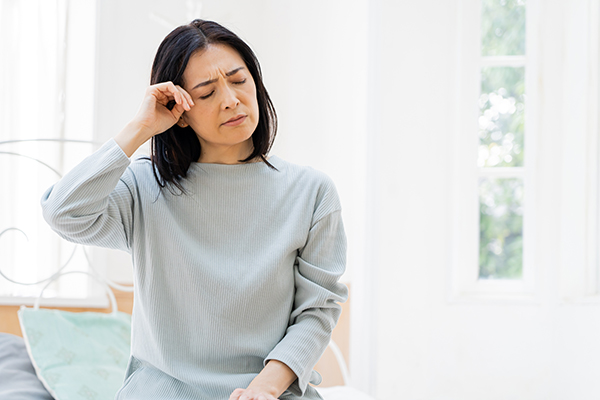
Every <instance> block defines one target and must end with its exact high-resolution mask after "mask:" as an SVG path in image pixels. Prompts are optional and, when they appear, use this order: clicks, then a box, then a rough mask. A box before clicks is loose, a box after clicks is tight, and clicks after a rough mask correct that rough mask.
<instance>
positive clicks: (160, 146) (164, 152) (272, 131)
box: [150, 19, 277, 193]
mask: <svg viewBox="0 0 600 400" xmlns="http://www.w3.org/2000/svg"><path fill="white" fill-rule="evenodd" d="M211 44H223V45H227V46H230V47H231V48H233V49H234V50H236V51H237V52H238V53H239V55H240V56H241V57H242V59H243V60H244V62H245V63H246V67H247V68H248V71H249V72H250V74H252V78H253V79H254V83H255V84H256V97H257V100H258V110H259V119H258V125H257V127H256V130H255V131H254V133H253V134H252V143H253V144H254V150H253V152H252V154H250V155H249V156H248V158H246V159H244V160H240V162H248V161H250V160H252V159H254V158H256V157H259V158H260V159H261V160H262V161H263V162H264V163H266V164H267V165H268V166H269V167H271V168H274V167H273V166H272V165H271V164H270V163H269V162H268V161H267V159H266V156H267V154H268V153H269V150H271V146H272V145H273V141H274V140H275V135H276V134H277V114H276V113H275V108H274V107H273V103H272V102H271V98H270V97H269V94H268V93H267V89H266V88H265V86H264V84H263V80H262V73H261V70H260V64H259V63H258V59H257V58H256V55H255V54H254V52H253V51H252V49H250V47H249V46H248V45H247V44H246V43H245V42H244V41H243V40H242V39H240V38H239V37H238V36H237V35H236V34H235V33H233V32H231V31H230V30H228V29H227V28H225V27H223V26H222V25H219V24H218V23H216V22H213V21H204V20H201V19H195V20H193V21H192V22H191V23H189V24H188V25H182V26H180V27H178V28H175V29H174V30H173V31H172V32H171V33H169V34H168V35H167V37H165V38H164V40H163V41H162V43H161V44H160V46H159V47H158V50H157V52H156V57H155V58H154V63H153V64H152V73H151V78H150V84H151V85H154V84H157V83H161V82H167V81H171V82H173V84H175V85H180V86H183V73H184V71H185V68H186V67H187V64H188V62H189V59H190V57H191V56H192V55H193V54H194V53H196V52H198V51H201V50H203V49H205V48H206V47H207V46H208V45H211ZM174 104H175V102H174V101H172V102H171V103H169V104H168V105H167V106H168V107H169V108H172V107H173V106H174ZM199 158H200V141H199V140H198V137H197V136H196V133H195V132H194V130H193V129H192V128H191V127H189V126H187V127H185V128H182V127H180V126H179V125H177V124H175V125H173V126H172V127H170V128H169V129H167V130H166V131H164V132H163V133H160V134H158V135H156V136H153V137H152V139H151V156H150V160H151V161H152V167H153V168H152V169H153V171H154V177H155V178H156V181H157V182H158V184H159V185H160V187H161V188H164V187H165V186H167V188H168V189H169V190H170V191H171V192H173V190H172V189H173V186H174V187H176V188H177V189H179V190H180V191H181V192H182V193H185V190H184V188H183V186H182V184H181V181H182V180H183V179H184V178H185V177H186V175H187V171H188V168H189V166H190V164H191V163H192V162H194V161H197V160H198V159H199Z"/></svg>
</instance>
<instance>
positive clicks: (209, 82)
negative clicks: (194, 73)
mask: <svg viewBox="0 0 600 400" xmlns="http://www.w3.org/2000/svg"><path fill="white" fill-rule="evenodd" d="M242 69H244V67H237V68H236V69H233V70H231V71H229V72H227V73H226V74H225V76H231V75H235V74H237V73H238V72H239V71H241V70H242ZM216 81H217V80H216V79H211V80H209V81H204V82H201V83H199V84H197V85H196V86H194V87H193V88H192V90H194V89H198V88H199V87H201V86H206V85H210V84H211V83H215V82H216Z"/></svg>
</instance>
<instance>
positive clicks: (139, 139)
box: [113, 122, 152, 157]
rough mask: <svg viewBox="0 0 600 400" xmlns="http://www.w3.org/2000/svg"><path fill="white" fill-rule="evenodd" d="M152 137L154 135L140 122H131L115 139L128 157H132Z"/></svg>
mask: <svg viewBox="0 0 600 400" xmlns="http://www.w3.org/2000/svg"><path fill="white" fill-rule="evenodd" d="M151 137H152V135H151V134H148V133H147V132H146V130H145V129H144V128H143V127H141V126H140V125H139V124H136V123H135V122H130V123H129V124H127V125H126V126H125V128H123V129H122V130H121V132H119V133H118V134H117V135H116V136H115V137H114V138H113V139H114V141H115V142H117V144H118V145H119V147H121V149H123V152H124V153H125V154H126V155H127V157H131V156H132V155H133V153H135V151H136V150H137V149H138V148H139V147H140V146H141V145H143V144H144V143H145V142H146V141H147V140H148V139H149V138H151Z"/></svg>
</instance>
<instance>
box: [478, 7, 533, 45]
mask: <svg viewBox="0 0 600 400" xmlns="http://www.w3.org/2000/svg"><path fill="white" fill-rule="evenodd" d="M481 35H482V43H481V44H482V48H481V54H482V55H483V56H517V55H524V54H525V0H482V15H481Z"/></svg>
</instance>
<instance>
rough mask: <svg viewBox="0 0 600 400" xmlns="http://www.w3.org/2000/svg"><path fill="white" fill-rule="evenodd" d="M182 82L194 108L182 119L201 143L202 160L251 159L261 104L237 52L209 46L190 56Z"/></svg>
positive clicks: (253, 84)
mask: <svg viewBox="0 0 600 400" xmlns="http://www.w3.org/2000/svg"><path fill="white" fill-rule="evenodd" d="M183 81H184V85H183V88H184V89H185V90H186V91H187V92H188V93H189V94H190V96H192V99H193V100H194V104H195V105H194V107H192V109H191V110H190V111H186V112H185V113H184V114H183V116H182V119H183V122H184V125H185V124H187V125H189V126H191V127H192V129H193V130H194V132H196V135H197V136H198V138H199V140H200V144H201V146H202V154H201V155H200V160H199V161H203V162H214V161H215V160H216V161H217V162H219V161H225V162H227V161H226V160H230V161H232V162H235V161H237V160H240V159H244V158H246V157H248V156H249V155H250V153H251V152H252V149H253V146H252V138H251V137H252V133H253V132H254V130H255V129H256V126H257V125H258V118H259V113H258V101H257V99H256V85H255V83H254V79H253V78H252V75H251V74H250V71H248V68H247V67H246V64H245V63H244V61H243V60H242V58H241V57H240V55H239V54H238V52H237V51H235V50H234V49H233V48H231V47H229V46H226V45H221V44H217V45H209V46H208V47H207V48H206V49H204V50H202V51H199V52H197V53H195V54H194V55H192V56H191V57H190V60H189V62H188V64H187V67H186V69H185V71H184V74H183Z"/></svg>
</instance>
